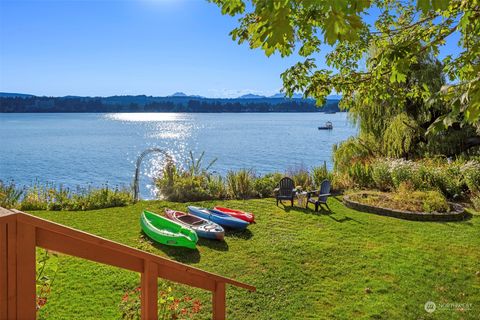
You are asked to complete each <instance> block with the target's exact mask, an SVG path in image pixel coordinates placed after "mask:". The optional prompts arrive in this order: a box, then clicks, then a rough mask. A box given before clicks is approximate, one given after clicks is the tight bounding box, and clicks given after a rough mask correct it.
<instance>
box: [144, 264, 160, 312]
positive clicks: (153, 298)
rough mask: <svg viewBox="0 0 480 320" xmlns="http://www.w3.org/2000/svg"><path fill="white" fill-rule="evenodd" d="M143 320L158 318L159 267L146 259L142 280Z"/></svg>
mask: <svg viewBox="0 0 480 320" xmlns="http://www.w3.org/2000/svg"><path fill="white" fill-rule="evenodd" d="M141 286H142V291H141V299H142V301H141V303H142V310H141V313H142V320H151V319H154V320H156V319H158V269H157V264H156V263H154V262H152V261H149V260H145V263H144V268H143V272H142V280H141Z"/></svg>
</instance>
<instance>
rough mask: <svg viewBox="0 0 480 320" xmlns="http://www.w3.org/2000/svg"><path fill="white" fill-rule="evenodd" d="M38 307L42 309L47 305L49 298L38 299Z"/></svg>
mask: <svg viewBox="0 0 480 320" xmlns="http://www.w3.org/2000/svg"><path fill="white" fill-rule="evenodd" d="M37 303H38V306H39V307H40V308H41V307H43V306H44V305H45V304H46V303H47V298H46V297H40V298H38V302H37Z"/></svg>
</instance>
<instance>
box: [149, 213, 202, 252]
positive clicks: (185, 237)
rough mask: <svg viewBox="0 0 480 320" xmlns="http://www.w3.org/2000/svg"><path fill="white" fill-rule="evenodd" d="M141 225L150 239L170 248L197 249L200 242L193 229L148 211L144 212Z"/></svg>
mask: <svg viewBox="0 0 480 320" xmlns="http://www.w3.org/2000/svg"><path fill="white" fill-rule="evenodd" d="M140 225H141V226H142V230H143V232H145V233H146V234H147V235H148V236H149V237H150V238H152V239H153V240H155V241H156V242H159V243H162V244H166V245H169V246H178V247H187V248H191V249H195V245H196V244H197V241H198V237H197V234H196V233H195V231H193V230H192V229H190V228H186V227H185V226H182V225H181V224H179V223H176V222H173V221H171V220H169V219H167V218H164V217H162V216H159V215H158V214H156V213H153V212H150V211H147V210H143V212H142V216H141V217H140Z"/></svg>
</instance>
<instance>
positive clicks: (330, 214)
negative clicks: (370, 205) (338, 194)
mask: <svg viewBox="0 0 480 320" xmlns="http://www.w3.org/2000/svg"><path fill="white" fill-rule="evenodd" d="M283 210H285V212H290V211H296V212H302V213H305V214H311V215H315V216H327V217H329V218H330V219H332V220H334V221H336V222H339V223H343V222H348V221H353V222H356V223H359V224H363V222H361V221H358V220H356V219H353V218H350V217H347V216H343V217H342V218H336V217H335V211H334V210H328V209H327V208H325V207H324V206H320V207H319V209H318V211H315V210H314V209H313V208H308V209H306V208H301V207H296V206H293V207H290V206H283Z"/></svg>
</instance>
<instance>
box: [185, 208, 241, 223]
mask: <svg viewBox="0 0 480 320" xmlns="http://www.w3.org/2000/svg"><path fill="white" fill-rule="evenodd" d="M188 211H189V212H190V213H191V214H193V215H195V216H197V217H200V218H203V219H207V220H210V221H212V222H215V223H218V224H219V225H221V226H223V227H228V228H232V229H245V228H246V227H247V226H248V222H246V221H243V220H240V219H237V218H234V217H232V216H229V215H228V214H226V213H222V212H220V211H211V210H208V209H205V208H200V207H194V206H188Z"/></svg>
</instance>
